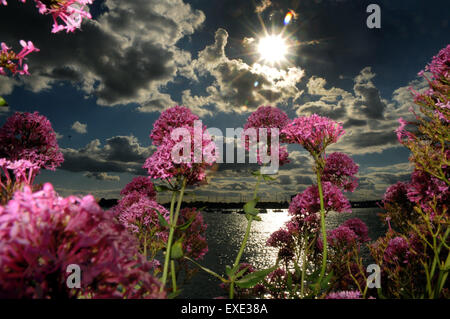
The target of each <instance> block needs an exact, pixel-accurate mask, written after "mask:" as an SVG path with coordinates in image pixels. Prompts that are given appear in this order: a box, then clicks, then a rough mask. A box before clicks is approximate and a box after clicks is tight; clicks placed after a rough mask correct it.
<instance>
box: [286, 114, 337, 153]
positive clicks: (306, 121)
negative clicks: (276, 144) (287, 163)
mask: <svg viewBox="0 0 450 319" xmlns="http://www.w3.org/2000/svg"><path fill="white" fill-rule="evenodd" d="M281 133H282V134H284V135H285V138H286V141H287V142H288V143H291V144H300V145H302V146H303V147H304V148H305V149H306V150H307V151H309V152H310V153H311V154H313V155H319V154H321V153H322V152H323V151H324V150H325V148H326V147H327V146H328V145H330V144H332V143H336V142H337V141H338V140H339V138H340V137H341V136H342V135H343V134H344V133H345V131H344V129H343V128H342V126H341V124H340V123H338V122H335V121H333V120H331V119H329V118H327V117H323V116H319V115H317V114H312V115H310V116H301V117H298V118H295V119H294V120H292V121H291V122H290V123H289V124H287V126H286V127H285V128H284V129H283V130H282V132H281Z"/></svg>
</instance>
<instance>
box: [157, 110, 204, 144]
mask: <svg viewBox="0 0 450 319" xmlns="http://www.w3.org/2000/svg"><path fill="white" fill-rule="evenodd" d="M198 119H199V118H198V116H197V115H195V114H192V112H191V110H190V109H188V108H187V107H184V106H178V105H177V106H174V107H171V108H169V109H167V110H165V111H164V112H162V113H161V115H160V116H159V118H158V119H157V120H156V122H155V124H153V130H152V132H151V133H150V138H151V140H152V143H153V145H156V146H159V145H161V144H163V141H164V139H165V138H167V137H170V133H171V132H172V131H173V130H174V129H175V128H180V127H193V126H194V121H196V120H198Z"/></svg>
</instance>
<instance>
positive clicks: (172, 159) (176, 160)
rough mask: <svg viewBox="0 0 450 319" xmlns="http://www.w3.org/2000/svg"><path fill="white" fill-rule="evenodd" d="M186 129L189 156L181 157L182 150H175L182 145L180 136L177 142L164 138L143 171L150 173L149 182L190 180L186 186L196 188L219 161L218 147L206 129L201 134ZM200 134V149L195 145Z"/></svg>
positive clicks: (188, 128) (191, 128) (189, 128)
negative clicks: (198, 158) (207, 171)
mask: <svg viewBox="0 0 450 319" xmlns="http://www.w3.org/2000/svg"><path fill="white" fill-rule="evenodd" d="M184 129H186V131H187V132H188V135H189V136H190V142H191V143H190V144H187V145H185V146H186V149H187V150H185V151H186V153H187V154H182V155H180V153H179V151H180V149H178V148H176V147H178V146H179V143H183V142H182V141H181V139H182V137H181V136H180V141H174V140H173V139H172V138H171V137H170V136H168V137H166V138H164V141H163V143H162V144H161V145H160V146H158V148H157V149H156V151H155V152H154V153H153V154H152V155H151V156H150V157H149V158H147V160H146V161H145V163H144V166H143V168H145V169H147V171H148V174H149V176H150V178H152V179H165V180H171V179H173V178H177V177H182V176H183V177H186V179H187V185H196V184H199V183H201V182H204V181H205V179H206V169H207V168H208V167H209V166H211V165H212V164H213V163H214V162H215V161H216V157H215V150H216V145H215V143H214V142H213V141H212V139H211V136H210V135H209V134H208V132H207V130H206V127H203V128H201V130H200V132H195V130H196V129H194V128H193V127H184ZM197 134H199V135H200V138H201V141H199V142H198V144H199V145H196V143H195V141H194V139H196V138H197V136H196V135H197ZM197 148H198V149H197ZM189 149H190V151H189ZM177 151H178V152H177ZM197 154H200V155H201V157H202V158H201V159H200V160H199V161H197V160H196V157H197Z"/></svg>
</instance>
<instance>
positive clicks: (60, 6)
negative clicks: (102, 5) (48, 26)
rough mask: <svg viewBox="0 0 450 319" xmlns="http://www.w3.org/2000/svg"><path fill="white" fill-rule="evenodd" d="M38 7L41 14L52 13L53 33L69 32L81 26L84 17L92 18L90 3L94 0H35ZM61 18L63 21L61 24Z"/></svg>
mask: <svg viewBox="0 0 450 319" xmlns="http://www.w3.org/2000/svg"><path fill="white" fill-rule="evenodd" d="M35 2H36V7H37V8H38V9H39V13H41V14H50V15H52V17H53V22H54V23H53V29H52V33H57V32H59V31H62V30H66V32H67V33H69V32H74V31H75V30H76V29H79V28H80V27H81V22H82V21H83V19H92V16H91V14H90V13H89V8H88V7H87V5H88V4H92V0H52V1H44V0H35ZM58 19H59V20H61V21H62V22H63V23H62V24H59V23H60V22H59V21H58Z"/></svg>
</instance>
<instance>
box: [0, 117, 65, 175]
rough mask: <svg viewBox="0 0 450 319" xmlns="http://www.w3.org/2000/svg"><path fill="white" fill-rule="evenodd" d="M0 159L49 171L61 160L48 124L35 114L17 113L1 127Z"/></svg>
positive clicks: (44, 118) (54, 137) (59, 163)
mask: <svg viewBox="0 0 450 319" xmlns="http://www.w3.org/2000/svg"><path fill="white" fill-rule="evenodd" d="M0 157H5V158H7V159H9V160H11V161H17V160H20V159H24V160H28V161H30V162H31V163H33V164H36V165H38V166H39V167H40V168H45V169H50V170H55V168H56V167H58V166H60V165H61V163H62V162H63V161H64V158H63V155H62V153H61V152H60V151H59V147H58V142H57V140H56V134H55V131H53V128H52V126H51V124H50V121H49V120H48V119H47V118H46V117H45V116H43V115H39V113H38V112H34V113H28V112H25V113H19V112H16V113H14V115H12V116H11V117H9V118H8V119H7V120H6V123H5V124H4V125H3V127H1V128H0Z"/></svg>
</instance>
